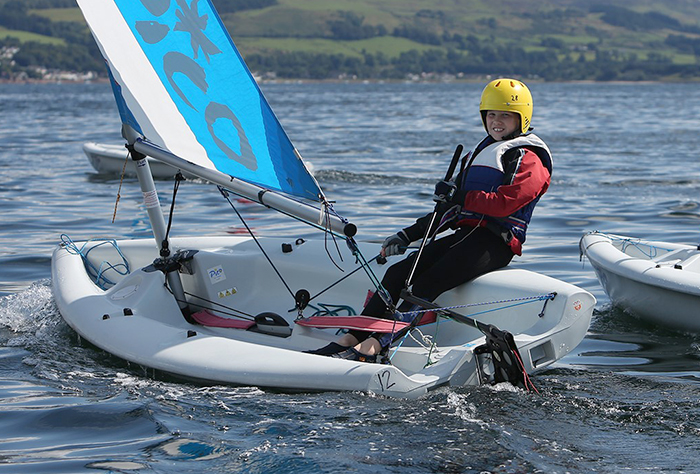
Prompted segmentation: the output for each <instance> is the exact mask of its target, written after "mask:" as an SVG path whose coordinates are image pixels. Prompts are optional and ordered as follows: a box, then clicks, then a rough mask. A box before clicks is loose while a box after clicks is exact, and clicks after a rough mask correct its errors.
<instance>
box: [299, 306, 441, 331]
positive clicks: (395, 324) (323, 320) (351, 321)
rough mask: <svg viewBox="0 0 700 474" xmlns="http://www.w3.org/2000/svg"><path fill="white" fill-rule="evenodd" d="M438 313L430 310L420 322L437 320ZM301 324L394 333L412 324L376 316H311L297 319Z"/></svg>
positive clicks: (314, 326) (425, 322)
mask: <svg viewBox="0 0 700 474" xmlns="http://www.w3.org/2000/svg"><path fill="white" fill-rule="evenodd" d="M435 319H436V314H435V312H434V311H428V312H426V313H425V314H424V315H423V318H422V319H421V322H420V324H428V323H432V322H435ZM295 322H296V323H297V324H298V325H300V326H307V327H313V328H344V329H355V330H357V331H367V332H382V333H392V332H397V331H399V330H400V329H403V328H405V327H408V326H410V323H407V322H404V321H393V320H391V319H382V318H374V317H372V316H362V315H360V316H311V317H310V318H304V319H298V320H297V321H295Z"/></svg>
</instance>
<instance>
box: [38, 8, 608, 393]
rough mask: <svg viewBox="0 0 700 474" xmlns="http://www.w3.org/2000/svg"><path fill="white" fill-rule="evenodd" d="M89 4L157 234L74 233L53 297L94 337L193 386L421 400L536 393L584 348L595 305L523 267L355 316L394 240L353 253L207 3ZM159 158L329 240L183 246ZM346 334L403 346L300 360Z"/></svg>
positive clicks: (66, 241) (63, 250) (55, 264)
mask: <svg viewBox="0 0 700 474" xmlns="http://www.w3.org/2000/svg"><path fill="white" fill-rule="evenodd" d="M78 4H79V6H80V8H81V10H82V11H83V13H84V15H85V18H86V20H87V22H88V25H89V26H90V29H91V30H92V33H93V36H94V37H95V39H96V41H97V44H98V46H99V48H100V50H101V52H102V54H103V56H104V57H105V60H106V63H107V66H108V71H109V73H110V79H111V81H112V86H113V90H114V95H115V98H116V101H117V105H118V108H119V112H120V115H121V118H122V123H123V125H122V135H123V136H124V138H125V140H126V142H127V148H128V149H129V152H130V159H132V160H133V161H134V162H135V164H136V172H137V176H138V179H139V184H140V187H141V190H142V192H143V196H144V205H145V208H146V210H147V212H148V216H149V220H150V222H151V226H152V229H153V233H154V237H155V241H153V240H118V241H117V240H94V241H87V242H73V241H71V240H70V238H68V237H67V236H64V238H63V242H62V244H61V245H60V246H59V248H57V249H56V251H55V252H54V255H53V259H52V284H53V291H54V296H55V299H56V302H57V305H58V308H59V310H60V312H61V314H62V316H63V318H64V319H65V321H66V322H67V323H68V324H69V325H70V326H71V327H72V328H73V329H74V330H75V331H76V332H77V333H78V334H79V335H80V336H81V337H82V338H84V339H85V340H87V341H89V342H90V343H92V344H94V345H95V346H97V347H98V348H101V349H103V350H105V351H107V352H109V353H111V354H114V355H115V356H118V357H120V358H122V359H125V360H127V361H130V362H132V363H135V364H139V365H141V366H143V367H147V368H150V369H153V371H154V373H157V372H161V373H165V374H170V375H174V376H176V377H180V378H183V379H189V380H196V381H203V382H215V383H230V384H238V385H255V386H260V387H272V388H277V389H285V390H360V391H370V392H376V393H379V394H384V395H389V396H401V397H416V396H420V395H422V394H425V393H426V392H428V391H429V390H433V389H435V388H437V387H441V386H460V385H469V384H483V383H495V382H511V383H513V384H516V385H519V386H523V387H528V388H530V387H532V386H533V384H532V382H531V381H530V378H529V374H531V373H532V372H534V371H536V370H541V369H543V368H545V367H548V366H550V365H551V364H552V363H554V362H555V361H557V360H559V359H560V358H561V357H563V356H565V355H566V354H567V353H569V352H570V351H571V350H572V349H574V348H575V347H576V346H577V345H578V344H579V343H580V341H581V340H582V339H583V337H584V336H585V334H586V332H587V330H588V327H589V324H590V319H591V315H592V312H593V306H594V305H595V299H594V298H593V296H592V295H591V294H590V293H588V292H586V291H584V290H582V289H580V288H577V287H575V286H573V285H570V284H567V283H565V282H562V281H559V280H555V279H553V278H549V277H547V276H544V275H540V274H537V273H532V272H529V271H526V270H522V269H516V268H506V269H502V270H500V271H496V272H492V273H490V274H487V275H484V276H481V277H479V278H477V279H475V280H474V281H472V282H470V283H468V284H466V285H463V286H461V287H458V288H456V289H454V290H452V291H449V292H447V293H445V294H443V295H442V296H441V297H440V298H439V299H438V300H436V301H435V302H434V303H429V302H425V301H420V300H418V299H416V298H414V297H413V296H412V295H411V294H410V292H408V293H407V294H406V296H405V298H406V299H411V300H412V302H414V303H418V304H419V305H420V306H418V309H416V310H414V311H412V312H411V313H410V314H407V315H402V314H400V313H398V312H397V318H396V320H386V319H376V318H369V317H364V316H357V314H358V313H359V312H360V311H361V309H362V307H363V304H364V301H365V298H366V296H367V294H368V291H380V292H381V291H384V290H383V288H381V284H380V283H379V281H380V279H381V277H382V275H383V273H384V270H385V267H386V265H382V263H383V262H382V261H381V258H379V255H378V253H379V250H380V246H379V245H377V244H371V243H364V242H357V241H356V240H355V239H354V236H355V234H356V228H355V226H354V225H353V224H351V223H350V222H348V221H347V219H344V218H343V217H342V216H340V215H339V214H338V213H337V212H336V211H335V210H334V208H333V206H332V205H331V203H330V202H329V201H328V200H327V199H326V197H325V196H324V194H323V192H322V191H321V189H320V187H319V186H318V183H317V182H316V180H315V179H314V178H313V176H312V175H311V174H310V173H309V172H308V170H307V168H306V167H305V165H304V162H303V160H302V159H301V157H300V155H299V153H298V151H297V150H296V149H295V148H294V147H293V145H292V144H291V141H290V140H289V138H288V136H287V135H286V133H285V132H284V130H283V129H282V127H281V125H280V123H279V121H278V120H277V118H276V117H275V115H274V114H273V112H272V110H271V109H270V107H269V105H268V103H267V101H266V100H265V98H264V96H263V95H262V93H261V91H260V89H259V88H258V86H257V84H256V83H255V81H254V79H253V77H252V75H251V74H250V71H248V69H247V67H246V66H245V64H244V62H243V60H242V59H241V57H240V55H239V53H238V51H237V50H236V48H235V46H234V45H233V42H232V41H231V39H230V38H229V36H228V34H227V32H226V31H225V29H224V28H223V24H222V22H221V21H220V19H219V17H218V16H217V14H216V12H215V11H214V9H213V6H212V4H211V2H210V1H209V0H192V1H188V0H175V1H171V0H141V1H133V0H78ZM146 156H150V157H151V158H154V159H156V160H159V161H162V162H164V163H167V164H169V165H171V166H173V167H174V168H176V169H180V170H182V171H186V172H189V173H192V174H194V175H196V176H198V177H200V178H202V179H205V180H207V181H210V182H212V183H214V184H217V185H218V190H219V192H220V193H221V195H222V196H223V198H224V204H226V202H225V201H228V205H230V206H231V207H234V210H235V206H234V202H233V201H235V200H232V199H230V197H231V195H235V196H241V197H244V198H247V199H249V200H252V201H254V202H257V203H260V204H262V205H265V206H267V207H269V208H271V209H274V210H277V211H279V212H281V213H283V214H286V215H288V216H290V217H293V218H296V219H298V220H301V221H303V222H306V223H308V224H310V225H312V226H314V227H316V228H318V229H319V231H320V233H321V234H322V235H323V238H320V239H314V240H312V239H308V240H304V239H301V238H295V237H294V236H290V238H287V239H282V238H271V237H264V236H262V237H258V236H256V235H254V234H253V233H252V232H251V233H250V236H247V237H243V236H225V237H200V236H197V237H181V238H171V237H170V236H169V230H170V226H171V224H172V222H168V223H167V224H166V222H165V217H164V213H163V211H162V209H161V206H160V202H159V199H158V194H157V191H156V188H155V184H154V182H153V179H152V174H151V171H150V163H149V160H147V159H146ZM185 158H186V159H185ZM179 182H180V181H179V180H178V181H176V186H175V189H177V185H178V184H179ZM212 189H216V188H212ZM174 203H175V199H174V198H173V200H172V203H171V213H170V215H172V206H173V205H174ZM235 212H236V213H237V214H238V211H237V210H235ZM244 223H245V222H244ZM341 241H344V242H345V245H337V244H338V243H340V242H341ZM365 255H370V256H373V257H371V258H366V257H365ZM380 294H382V293H380ZM343 328H348V329H352V328H354V329H360V330H368V331H378V332H383V333H388V334H392V338H391V339H392V340H393V342H392V344H391V346H390V347H389V348H388V350H387V351H386V353H385V355H384V357H383V358H382V360H381V363H365V362H361V361H351V360H345V359H336V358H332V357H324V356H320V355H314V354H309V353H306V352H304V351H307V350H311V349H316V348H318V347H321V346H324V345H326V344H327V343H328V342H330V341H334V340H335V339H336V338H337V333H338V330H339V329H341V330H342V329H343Z"/></svg>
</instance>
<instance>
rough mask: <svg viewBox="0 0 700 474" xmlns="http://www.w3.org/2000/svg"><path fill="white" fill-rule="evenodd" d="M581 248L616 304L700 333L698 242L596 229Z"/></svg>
mask: <svg viewBox="0 0 700 474" xmlns="http://www.w3.org/2000/svg"><path fill="white" fill-rule="evenodd" d="M580 249H581V254H582V255H585V256H586V257H587V258H588V260H589V261H590V262H591V265H592V266H593V269H594V270H595V273H596V275H597V277H598V280H600V283H601V285H602V286H603V288H604V289H605V292H606V293H607V294H608V296H609V297H610V300H611V301H612V302H613V303H614V304H615V305H617V306H619V307H621V308H623V309H624V310H626V311H628V312H629V313H631V314H633V315H635V316H637V317H640V318H642V319H644V320H647V321H649V322H652V323H654V324H657V325H659V326H662V327H666V328H674V329H680V330H684V331H694V332H700V314H699V313H698V308H700V251H699V250H698V247H697V246H694V245H683V244H673V243H670V242H655V241H645V240H642V239H638V238H634V237H626V236H621V235H614V234H605V233H601V232H590V233H587V234H585V235H584V236H583V237H582V238H581V242H580Z"/></svg>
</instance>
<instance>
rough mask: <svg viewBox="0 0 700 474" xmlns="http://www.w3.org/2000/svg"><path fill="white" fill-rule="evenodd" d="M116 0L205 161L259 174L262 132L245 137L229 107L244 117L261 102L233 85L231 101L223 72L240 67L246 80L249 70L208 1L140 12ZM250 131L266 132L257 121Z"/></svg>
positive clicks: (181, 0)
mask: <svg viewBox="0 0 700 474" xmlns="http://www.w3.org/2000/svg"><path fill="white" fill-rule="evenodd" d="M116 1H117V3H118V4H119V8H120V10H121V11H122V13H123V14H124V17H125V19H126V21H127V23H128V24H129V26H130V27H131V29H132V32H133V33H134V36H135V37H136V39H137V40H138V41H139V43H140V44H141V47H142V48H143V51H144V53H145V54H146V56H147V57H148V60H149V61H150V63H151V65H152V66H153V68H154V70H155V71H156V73H157V74H158V76H159V77H160V78H161V82H162V83H163V85H164V86H165V87H166V89H167V90H168V92H169V94H170V96H171V98H172V99H173V102H174V103H175V104H176V106H177V108H178V110H179V111H180V113H182V115H183V117H184V118H185V120H186V122H187V124H188V125H189V126H190V128H191V129H192V131H193V132H194V134H195V136H196V138H197V141H198V142H200V144H201V145H202V147H203V148H204V149H205V150H207V155H208V156H209V159H211V160H212V162H215V164H216V165H217V168H219V166H218V165H219V163H217V161H219V162H220V161H221V158H222V156H221V155H222V154H223V155H224V156H225V157H226V158H228V159H230V160H233V161H234V162H236V163H238V164H240V165H242V166H243V167H245V168H246V169H247V170H249V171H251V172H255V171H257V170H258V167H259V164H258V159H257V157H256V154H255V152H254V151H253V148H254V145H255V146H258V147H259V148H261V149H265V148H266V146H261V145H265V143H266V138H265V137H264V134H262V135H261V136H257V137H256V136H250V134H249V133H246V130H245V128H244V124H243V123H242V121H241V120H240V119H239V115H240V113H237V112H235V111H234V110H233V109H232V108H231V106H232V105H233V106H235V107H236V108H237V109H238V110H239V111H246V113H248V111H249V110H256V109H257V110H258V111H259V109H260V104H259V103H258V104H256V103H255V102H256V100H257V102H259V99H257V95H258V94H257V90H254V91H242V92H243V93H240V92H241V87H242V86H241V85H240V84H236V85H235V88H236V90H237V91H238V92H239V93H238V94H236V96H235V97H234V96H233V95H232V93H231V90H227V89H229V87H226V84H225V82H226V81H224V80H222V79H223V77H222V71H223V70H227V71H229V73H230V70H231V68H232V67H234V68H236V69H238V71H236V74H245V75H246V76H247V75H249V72H248V71H247V68H246V67H245V66H244V65H243V64H242V63H241V62H240V60H239V59H238V53H237V51H235V50H234V46H233V44H232V43H231V41H230V40H229V39H228V35H227V34H226V33H225V31H224V30H223V29H222V28H221V27H220V25H219V24H218V22H217V21H216V18H217V17H216V14H215V13H214V11H213V10H212V7H211V5H210V3H209V2H208V1H206V0H191V1H190V2H189V4H188V0H140V2H138V3H140V4H141V5H142V7H144V8H145V9H144V8H139V5H138V3H137V2H133V0H116ZM200 10H201V12H200ZM211 20H213V21H211ZM210 23H213V25H210ZM212 38H214V39H212ZM217 43H220V44H219V45H217ZM222 53H228V54H222ZM232 57H234V58H235V60H232V59H231V58H232ZM228 86H231V88H233V86H234V85H233V84H231V83H230V81H229V84H228ZM251 87H255V86H254V85H253V86H250V85H249V86H248V89H250V88H251ZM251 92H254V94H251ZM252 107H254V108H253V109H251V108H252ZM256 114H257V115H258V117H257V118H254V120H258V121H259V122H262V121H263V118H262V117H260V113H259V112H256ZM251 126H252V125H251ZM251 129H261V130H264V125H263V124H262V123H261V124H260V126H256V127H254V128H251ZM253 135H255V134H253ZM258 135H260V134H258ZM256 140H257V142H256V143H253V142H255V141H256ZM224 167H225V168H226V167H227V165H226V164H224ZM228 167H230V166H228ZM233 174H239V175H240V173H233Z"/></svg>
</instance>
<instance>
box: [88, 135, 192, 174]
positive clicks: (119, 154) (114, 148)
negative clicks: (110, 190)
mask: <svg viewBox="0 0 700 474" xmlns="http://www.w3.org/2000/svg"><path fill="white" fill-rule="evenodd" d="M83 152H84V153H85V156H87V158H88V161H89V162H90V164H91V165H92V167H93V168H94V169H95V171H97V172H98V173H99V174H106V175H116V176H121V174H122V172H124V174H125V175H127V176H136V165H135V164H134V161H133V160H131V159H129V160H127V154H128V151H127V150H126V148H125V147H124V145H111V144H106V143H95V142H87V143H84V144H83ZM146 159H147V160H148V164H149V166H150V168H151V173H152V174H153V177H154V178H157V179H172V178H173V177H174V176H175V174H176V173H177V169H176V168H173V167H172V166H170V165H168V164H166V163H162V162H160V161H157V160H154V159H152V158H146ZM125 164H126V168H124V165H125ZM183 176H185V177H186V178H188V179H189V178H193V177H194V175H192V174H189V173H183Z"/></svg>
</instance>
